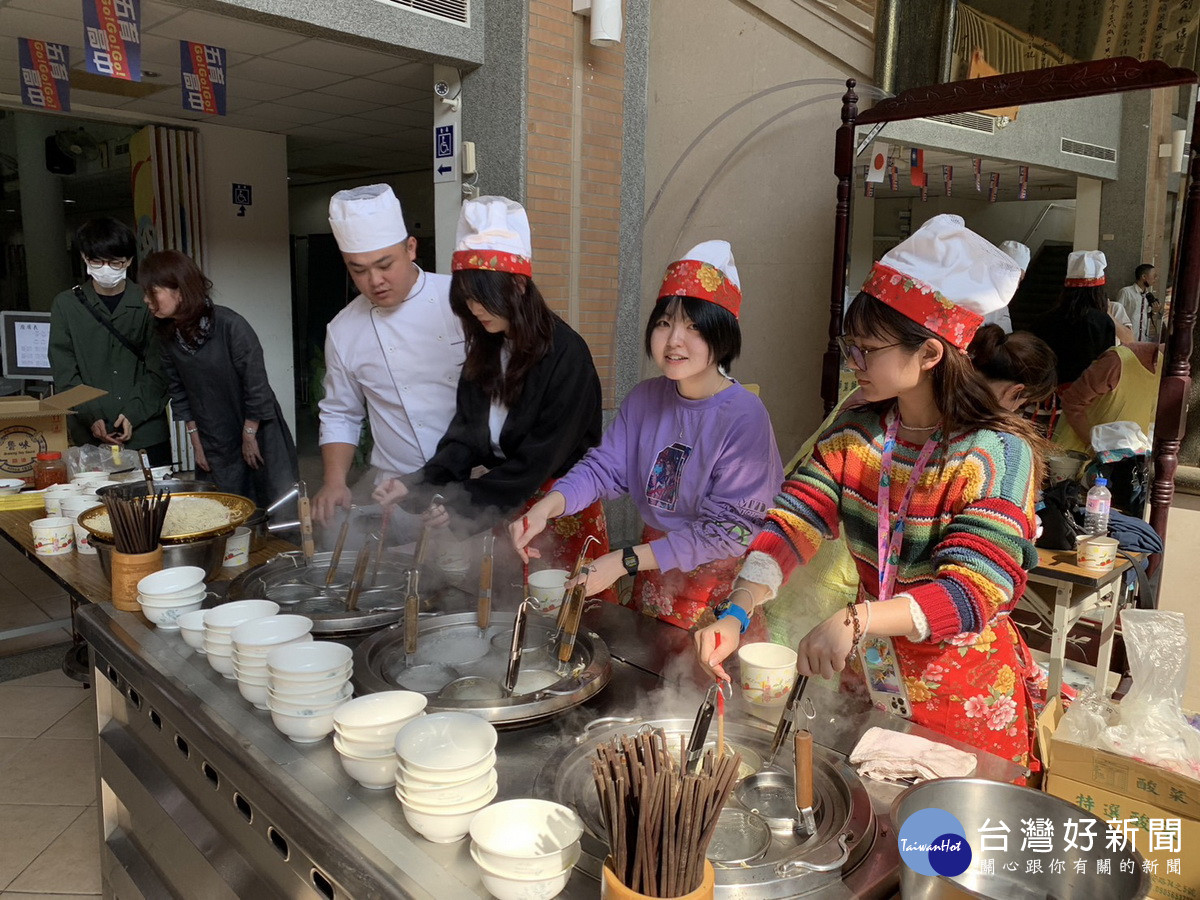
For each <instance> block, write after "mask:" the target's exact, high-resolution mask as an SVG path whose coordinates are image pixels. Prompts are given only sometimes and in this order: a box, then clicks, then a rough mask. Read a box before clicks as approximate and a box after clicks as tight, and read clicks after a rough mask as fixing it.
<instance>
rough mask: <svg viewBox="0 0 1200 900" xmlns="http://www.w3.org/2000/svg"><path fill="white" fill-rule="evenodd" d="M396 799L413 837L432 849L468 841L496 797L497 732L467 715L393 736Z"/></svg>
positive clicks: (416, 722)
mask: <svg viewBox="0 0 1200 900" xmlns="http://www.w3.org/2000/svg"><path fill="white" fill-rule="evenodd" d="M396 756H397V757H398V758H399V761H398V764H397V766H396V796H397V797H398V798H399V800H400V804H401V806H403V808H404V818H405V819H406V820H407V821H408V824H409V825H411V826H412V828H413V830H414V831H417V832H418V833H420V834H421V836H422V837H424V838H425V840H427V841H432V842H433V843H435V844H450V843H453V842H454V841H460V840H462V839H463V838H464V837H466V836H467V829H468V828H469V827H470V825H471V819H473V818H474V817H475V813H477V812H478V811H479V810H481V809H483V807H485V806H487V805H488V804H489V803H491V802H492V800H493V799H495V797H496V790H497V785H496V729H495V727H494V726H493V725H492V723H491V722H488V721H486V720H485V719H481V718H480V717H479V716H473V715H471V714H470V713H461V712H443V713H434V714H433V715H430V716H425V717H423V718H419V719H413V720H412V721H411V722H409V723H408V724H407V725H405V726H404V727H403V728H401V729H400V731H399V733H398V734H397V735H396Z"/></svg>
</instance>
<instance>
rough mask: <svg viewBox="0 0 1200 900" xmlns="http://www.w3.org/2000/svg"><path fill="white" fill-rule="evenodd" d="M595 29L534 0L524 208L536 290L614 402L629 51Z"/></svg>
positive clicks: (608, 402)
mask: <svg viewBox="0 0 1200 900" xmlns="http://www.w3.org/2000/svg"><path fill="white" fill-rule="evenodd" d="M588 26H589V22H588V19H587V18H586V17H584V16H577V15H575V14H574V13H572V12H571V3H570V2H569V0H531V2H530V4H529V92H528V109H527V116H528V123H529V125H528V136H527V146H526V166H527V176H528V181H527V185H528V187H527V197H526V200H527V202H526V206H527V209H528V212H529V224H530V228H531V230H532V232H533V258H534V277H535V279H536V280H537V283H538V287H539V288H540V289H541V291H542V293H543V294H544V295H545V297H546V300H547V302H548V303H549V304H550V306H551V307H552V308H553V309H554V311H555V312H557V313H558V314H559V315H561V316H562V317H563V318H564V319H566V320H567V321H568V322H569V323H570V324H571V325H572V326H573V327H574V328H575V329H576V330H577V331H578V332H579V333H580V334H582V335H583V337H584V338H585V339H586V340H587V342H588V346H590V347H591V351H592V356H593V358H594V359H595V362H596V370H597V371H598V372H599V373H600V381H601V383H602V384H603V386H604V402H605V406H607V407H612V406H615V405H616V402H615V399H614V380H615V359H614V356H613V352H614V344H613V334H614V329H615V327H616V316H617V259H618V233H619V226H620V213H621V210H620V206H621V199H620V198H621V195H620V191H621V128H622V104H623V100H624V77H625V73H624V65H625V54H624V51H623V49H622V46H621V45H620V44H618V45H616V46H615V47H613V48H611V49H610V48H603V49H602V48H599V47H593V46H592V45H591V44H590V43H589V41H588Z"/></svg>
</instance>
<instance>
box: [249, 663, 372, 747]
mask: <svg viewBox="0 0 1200 900" xmlns="http://www.w3.org/2000/svg"><path fill="white" fill-rule="evenodd" d="M353 656H354V654H353V652H352V651H351V650H350V648H349V647H347V646H346V645H345V644H335V643H332V642H330V641H313V642H312V643H309V644H286V645H284V646H282V647H273V648H272V649H271V650H270V652H268V653H267V708H268V709H269V710H271V721H272V722H274V723H275V727H276V728H278V729H279V730H280V731H282V732H283V733H284V734H286V735H287V736H288V737H289V738H291V739H292V740H293V741H295V742H296V743H297V744H311V743H315V742H316V741H319V740H321V739H322V738H323V737H325V735H327V734H329V733H330V732H331V731H333V712H334V710H336V709H337V708H338V707H339V706H341V705H342V704H343V703H345V702H346V701H347V700H349V699H350V694H351V693H352V692H353V688H352V687H351V686H350V673H351V672H352V671H353V669H354V660H353Z"/></svg>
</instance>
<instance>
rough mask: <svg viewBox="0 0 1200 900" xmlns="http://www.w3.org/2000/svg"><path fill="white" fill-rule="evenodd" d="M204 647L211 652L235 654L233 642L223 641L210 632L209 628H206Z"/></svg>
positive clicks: (226, 654) (225, 654) (223, 654)
mask: <svg viewBox="0 0 1200 900" xmlns="http://www.w3.org/2000/svg"><path fill="white" fill-rule="evenodd" d="M204 649H205V650H207V651H208V652H209V653H219V654H221V655H222V656H228V657H232V656H233V644H232V642H230V641H223V640H221V639H219V638H218V637H215V636H214V635H212V634H210V633H209V631H208V629H207V628H206V629H205V630H204Z"/></svg>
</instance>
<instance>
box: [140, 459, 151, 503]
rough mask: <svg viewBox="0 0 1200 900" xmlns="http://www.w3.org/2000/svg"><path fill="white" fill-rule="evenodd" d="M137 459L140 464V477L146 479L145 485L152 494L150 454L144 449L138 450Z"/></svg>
mask: <svg viewBox="0 0 1200 900" xmlns="http://www.w3.org/2000/svg"><path fill="white" fill-rule="evenodd" d="M138 461H139V462H140V463H141V464H142V477H143V478H145V479H146V486H147V487H148V488H149V489H150V493H151V494H153V493H154V474H153V473H152V472H151V471H150V456H149V455H148V454H147V453H146V451H145V450H139V451H138ZM147 496H149V495H147Z"/></svg>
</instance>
